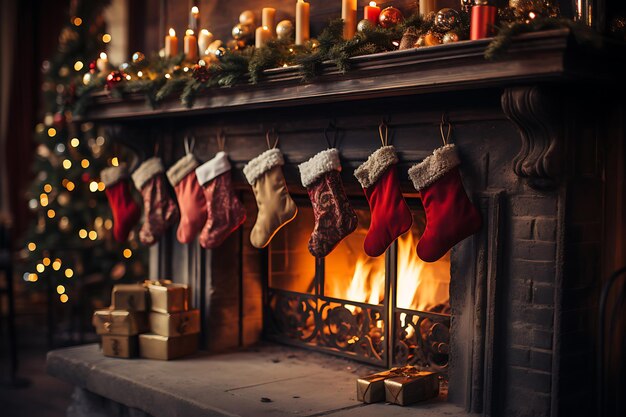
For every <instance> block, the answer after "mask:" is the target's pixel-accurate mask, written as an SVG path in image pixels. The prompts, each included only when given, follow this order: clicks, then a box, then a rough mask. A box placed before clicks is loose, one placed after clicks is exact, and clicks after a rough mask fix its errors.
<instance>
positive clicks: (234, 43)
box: [226, 39, 246, 51]
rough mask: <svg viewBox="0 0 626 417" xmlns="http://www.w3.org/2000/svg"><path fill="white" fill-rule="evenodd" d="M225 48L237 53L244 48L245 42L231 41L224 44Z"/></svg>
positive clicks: (240, 40)
mask: <svg viewBox="0 0 626 417" xmlns="http://www.w3.org/2000/svg"><path fill="white" fill-rule="evenodd" d="M226 46H227V47H228V49H233V50H235V51H238V50H240V49H243V48H245V47H246V41H244V40H242V39H239V40H236V39H231V40H229V41H228V42H226Z"/></svg>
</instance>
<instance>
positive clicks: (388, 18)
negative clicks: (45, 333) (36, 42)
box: [378, 7, 404, 28]
mask: <svg viewBox="0 0 626 417" xmlns="http://www.w3.org/2000/svg"><path fill="white" fill-rule="evenodd" d="M403 20H404V16H402V12H401V11H400V10H398V9H396V8H395V7H386V8H384V9H383V10H382V11H381V12H380V15H379V16H378V23H379V24H380V25H381V26H382V27H384V28H391V27H394V26H396V25H397V24H399V23H400V22H402V21H403Z"/></svg>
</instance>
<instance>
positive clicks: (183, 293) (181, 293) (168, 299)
mask: <svg viewBox="0 0 626 417" xmlns="http://www.w3.org/2000/svg"><path fill="white" fill-rule="evenodd" d="M148 291H149V292H150V299H151V308H152V311H156V312H159V313H176V312H179V311H187V310H189V299H190V298H191V288H189V286H188V285H185V284H165V285H163V284H161V283H157V284H154V283H151V284H149V285H148Z"/></svg>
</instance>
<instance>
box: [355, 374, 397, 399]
mask: <svg viewBox="0 0 626 417" xmlns="http://www.w3.org/2000/svg"><path fill="white" fill-rule="evenodd" d="M394 371H395V369H392V370H389V371H384V372H378V373H376V374H372V375H368V376H364V377H362V378H359V379H357V380H356V398H357V400H359V401H361V402H364V403H366V404H371V403H377V402H381V401H385V379H387V378H389V377H390V376H393V375H395V373H394Z"/></svg>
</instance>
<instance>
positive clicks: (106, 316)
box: [92, 309, 149, 336]
mask: <svg viewBox="0 0 626 417" xmlns="http://www.w3.org/2000/svg"><path fill="white" fill-rule="evenodd" d="M92 324H93V326H94V327H95V328H96V333H97V334H99V335H116V336H134V335H137V334H139V333H144V332H147V331H148V328H149V327H148V320H147V316H146V313H144V312H136V311H128V310H112V309H106V310H96V311H94V313H93V319H92Z"/></svg>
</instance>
